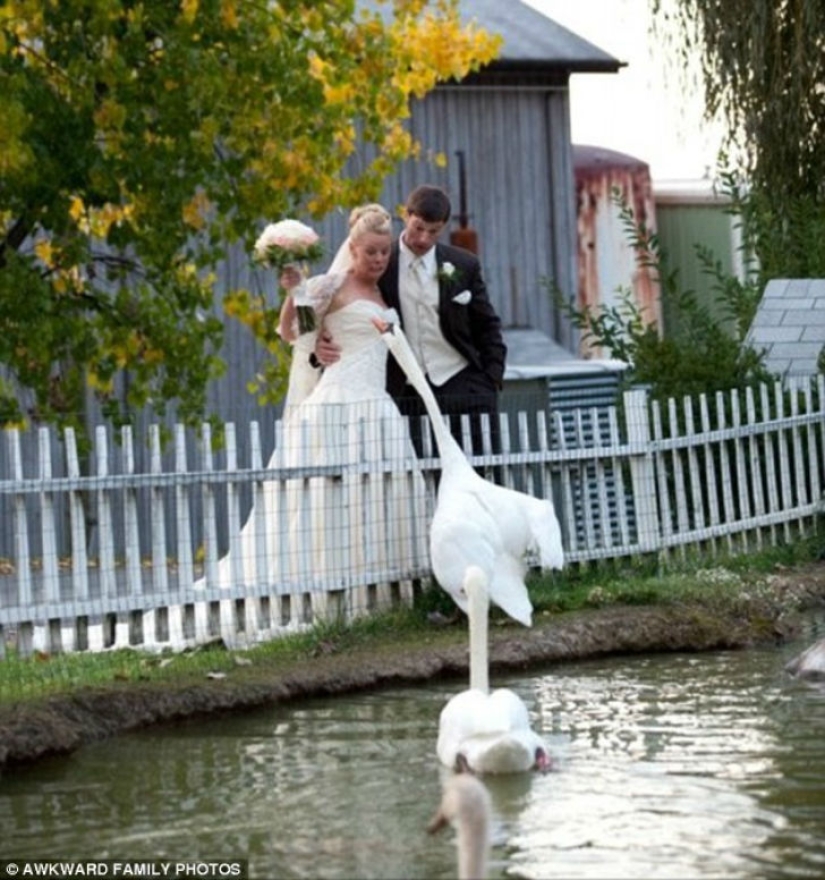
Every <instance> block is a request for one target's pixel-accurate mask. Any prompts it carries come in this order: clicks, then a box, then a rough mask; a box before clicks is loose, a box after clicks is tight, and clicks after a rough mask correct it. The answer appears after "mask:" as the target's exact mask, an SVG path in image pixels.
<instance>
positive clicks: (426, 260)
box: [315, 185, 507, 454]
mask: <svg viewBox="0 0 825 880" xmlns="http://www.w3.org/2000/svg"><path fill="white" fill-rule="evenodd" d="M451 211H452V206H451V204H450V199H449V197H448V196H447V194H446V193H445V192H444V191H443V190H442V189H439V188H438V187H435V186H428V185H424V186H419V187H417V188H416V189H414V190H413V191H412V192H411V193H410V195H409V197H408V198H407V203H406V205H405V218H404V230H403V232H402V233H401V235H400V236H399V239H398V240H397V241H396V242H395V243H394V244H393V248H392V253H391V255H390V261H389V264H388V266H387V269H386V271H385V272H384V274H383V275H382V276H381V278H380V280H379V282H378V286H379V287H380V289H381V294H382V296H383V297H384V300H385V301H386V303H387V305H388V306H390V307H391V308H394V309H396V311H397V312H398V314H399V315H400V317H401V324H402V327H403V328H404V333H405V334H406V335H407V337H408V339H409V341H410V345H411V347H412V349H413V351H414V352H415V355H416V358H417V359H418V362H419V364H420V365H421V368H422V369H423V371H424V373H425V374H426V376H427V380H428V381H429V383H430V386H431V387H432V389H433V393H434V394H435V397H436V400H437V401H438V404H439V407H440V408H441V411H442V412H443V413H444V414H445V415H449V416H450V426H451V430H452V433H453V435H454V436H455V437H456V439H457V440H458V442H459V443H461V442H462V438H461V423H460V418H459V417H460V416H461V415H462V414H465V413H466V414H468V415H469V416H470V426H471V437H472V446H473V453H474V454H481V453H483V452H484V448H483V444H482V429H481V420H480V416H481V414H482V413H488V414H489V416H490V424H491V427H492V429H493V431H492V433H493V438H492V439H493V446H492V451H493V452H497V451H499V439H498V392H499V391H500V390H501V386H502V379H503V376H504V360H505V357H506V354H507V348H506V346H505V344H504V340H503V339H502V335H501V321H500V319H499V317H498V315H497V314H496V312H495V310H494V308H493V306H492V304H491V302H490V298H489V297H488V295H487V288H486V285H485V284H484V279H483V277H482V274H481V265H480V263H479V261H478V258H477V257H476V256H475V255H474V254H472V253H470V252H469V251H466V250H463V249H462V248H457V247H452V246H450V245H446V244H441V243H439V242H438V238H439V236H440V235H441V233H442V232H443V231H444V229H445V227H446V226H447V223H448V222H449V219H450V214H451ZM315 353H316V356H317V358H318V360H319V361H320V362H321V363H322V364H329V363H332V362H333V361H335V360H337V357H338V348H337V346H336V345H335V344H334V340H329V339H320V340H319V342H318V344H317V346H316V349H315ZM387 391H388V392H389V393H390V394H391V395H392V396H393V398H395V400H396V402H397V404H398V407H399V409H400V410H401V412H402V413H403V414H404V415H407V416H410V423H411V427H412V434H413V441H414V443H415V446H416V449H417V450H418V451H419V454H420V453H421V451H422V446H421V436H420V425H421V418H420V417H421V416H422V415H424V414H425V413H426V410H425V408H424V404H423V401H422V400H421V398H420V397H419V396H418V394H417V393H416V391H415V389H413V387H412V386H411V385H410V384H409V383H408V382H407V379H406V376H405V374H404V373H403V371H402V370H401V368H400V367H399V366H398V364H397V363H396V362H395V360H394V359H393V358H390V359H389V362H388V364H387Z"/></svg>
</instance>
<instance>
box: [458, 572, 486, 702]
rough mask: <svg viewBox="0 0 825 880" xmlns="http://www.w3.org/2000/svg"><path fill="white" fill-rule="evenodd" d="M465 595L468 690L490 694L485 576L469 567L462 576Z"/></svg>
mask: <svg viewBox="0 0 825 880" xmlns="http://www.w3.org/2000/svg"><path fill="white" fill-rule="evenodd" d="M464 592H465V593H466V594H467V617H468V618H469V624H470V688H471V689H477V690H480V691H483V692H484V693H485V694H486V693H489V692H490V673H489V665H490V664H489V658H488V656H487V650H488V649H487V639H488V628H489V619H490V598H489V595H488V592H487V575H486V574H485V573H484V572H483V571H482V570H481V569H480V568H478V567H477V566H475V565H471V566H470V567H469V568H468V569H467V571H466V572H465V574H464Z"/></svg>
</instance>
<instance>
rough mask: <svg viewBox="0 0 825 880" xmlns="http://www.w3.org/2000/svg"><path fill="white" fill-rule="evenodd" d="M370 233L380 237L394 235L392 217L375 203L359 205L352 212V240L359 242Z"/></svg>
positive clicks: (350, 230) (350, 226)
mask: <svg viewBox="0 0 825 880" xmlns="http://www.w3.org/2000/svg"><path fill="white" fill-rule="evenodd" d="M370 232H373V233H376V234H378V235H392V217H390V212H389V211H388V210H387V209H386V208H385V207H384V206H383V205H378V204H375V203H370V204H368V205H359V206H358V207H357V208H353V209H352V211H351V212H350V215H349V237H350V240H351V241H357V240H358V239H359V238H361V237H362V236H363V235H366V234H367V233H370Z"/></svg>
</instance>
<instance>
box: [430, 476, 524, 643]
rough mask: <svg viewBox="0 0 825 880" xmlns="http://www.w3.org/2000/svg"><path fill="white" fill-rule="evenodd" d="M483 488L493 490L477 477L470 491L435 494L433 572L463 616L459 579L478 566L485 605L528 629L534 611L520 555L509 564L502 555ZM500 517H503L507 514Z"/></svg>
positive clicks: (496, 524) (464, 602)
mask: <svg viewBox="0 0 825 880" xmlns="http://www.w3.org/2000/svg"><path fill="white" fill-rule="evenodd" d="M479 484H480V485H481V488H479ZM488 488H497V487H493V486H491V484H488V483H486V482H484V481H483V480H481V479H480V478H479V479H478V480H477V481H475V482H474V483H473V488H472V489H465V490H461V491H459V490H457V489H456V487H455V485H454V484H451V485H450V487H449V491H447V492H443V493H442V492H439V504H438V507H437V508H436V511H435V514H434V515H433V520H432V524H431V526H430V557H431V561H432V566H433V571H434V572H436V573H437V576H438V582H439V584H441V586H442V587H443V588H444V589H445V590H447V592H448V593H450V595H451V596H452V597H453V599H454V601H455V603H456V604H457V605H458V606H459V608H461V610H462V611H464V612H465V613H466V611H467V600H466V597H465V596H464V595H463V587H464V578H465V575H466V573H467V569H468V567H469V566H471V565H475V566H478V567H479V568H481V569H482V570H483V571H484V572H485V573H486V575H487V579H488V589H489V595H490V601H491V602H493V604H495V605H498V607H499V608H501V610H502V611H504V613H505V614H507V615H508V616H509V617H512V618H513V620H517V621H518V622H519V623H521V624H523V625H524V626H530V625H531V623H532V613H533V606H532V603H531V602H530V596H529V594H528V592H527V587H526V585H525V583H524V572H525V568H524V564H523V562H522V560H521V556H519V558H518V559H513V558H511V556H510V554H509V553H508V552H507V548H506V546H505V544H504V541H503V540H502V528H501V525H500V523H499V516H498V514H497V512H496V508H495V506H492V505H491V504H490V501H489V499H488V498H487V497H485V496H486V490H487V489H488ZM502 516H504V517H505V518H506V516H507V512H506V511H504V512H503V513H502ZM521 518H522V519H524V517H523V516H522V517H521Z"/></svg>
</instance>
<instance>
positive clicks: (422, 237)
mask: <svg viewBox="0 0 825 880" xmlns="http://www.w3.org/2000/svg"><path fill="white" fill-rule="evenodd" d="M445 226H446V223H443V222H442V221H438V222H437V223H430V222H428V221H427V220H424V219H422V218H421V217H419V216H418V214H410V213H408V214H407V219H406V222H405V224H404V231H403V232H402V233H401V237H402V238H403V239H404V244H405V245H406V246H407V247H408V248H409V249H410V250H411V251H412V252H413V253H414V254H415V255H416V256H417V257H423V256H424V254H426V253H427V251H428V250H430V248H431V247H433V245H435V243H436V241H438V236H439V235H441V232H442V230H443V229H444V227H445Z"/></svg>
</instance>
